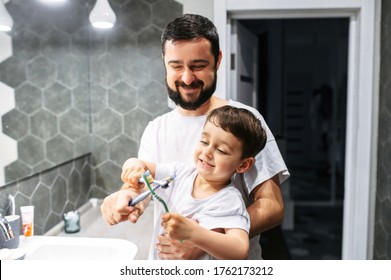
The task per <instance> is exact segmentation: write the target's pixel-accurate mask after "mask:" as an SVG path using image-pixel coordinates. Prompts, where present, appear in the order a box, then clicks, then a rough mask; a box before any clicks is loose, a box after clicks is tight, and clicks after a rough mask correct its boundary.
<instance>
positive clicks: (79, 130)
mask: <svg viewBox="0 0 391 280" xmlns="http://www.w3.org/2000/svg"><path fill="white" fill-rule="evenodd" d="M88 132H89V131H88V116H87V115H86V114H83V113H80V112H79V111H76V110H74V109H71V110H69V111H67V112H66V113H64V114H63V115H61V116H60V134H62V135H65V136H66V137H68V138H69V139H70V140H72V141H76V140H79V139H80V138H82V137H85V136H87V134H88Z"/></svg>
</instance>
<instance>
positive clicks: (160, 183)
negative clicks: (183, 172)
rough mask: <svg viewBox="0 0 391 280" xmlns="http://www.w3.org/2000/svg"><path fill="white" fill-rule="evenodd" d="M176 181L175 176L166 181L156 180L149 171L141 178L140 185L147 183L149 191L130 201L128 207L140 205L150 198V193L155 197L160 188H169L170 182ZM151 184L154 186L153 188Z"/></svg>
mask: <svg viewBox="0 0 391 280" xmlns="http://www.w3.org/2000/svg"><path fill="white" fill-rule="evenodd" d="M174 179H175V176H171V177H168V178H166V179H164V180H154V179H153V177H152V176H151V173H150V172H149V170H148V171H146V172H145V173H144V174H143V177H142V178H140V180H139V182H140V183H146V185H147V186H148V188H149V190H148V191H145V192H143V193H142V194H140V195H139V196H137V197H136V198H134V199H132V200H130V201H129V203H128V206H134V205H136V204H137V203H139V202H140V201H143V200H144V199H146V198H147V197H148V195H149V194H150V193H152V194H153V195H156V194H155V192H154V191H155V190H156V189H157V188H159V187H163V188H167V187H168V184H169V183H170V182H172V181H173V180H174ZM150 184H152V186H151V185H150Z"/></svg>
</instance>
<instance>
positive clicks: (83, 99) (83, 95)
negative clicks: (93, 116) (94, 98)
mask: <svg viewBox="0 0 391 280" xmlns="http://www.w3.org/2000/svg"><path fill="white" fill-rule="evenodd" d="M72 97H73V108H75V109H76V110H79V111H80V112H81V113H85V114H90V113H91V111H90V109H91V108H90V94H89V85H88V84H79V85H78V86H77V87H76V88H75V89H74V90H73V95H72Z"/></svg>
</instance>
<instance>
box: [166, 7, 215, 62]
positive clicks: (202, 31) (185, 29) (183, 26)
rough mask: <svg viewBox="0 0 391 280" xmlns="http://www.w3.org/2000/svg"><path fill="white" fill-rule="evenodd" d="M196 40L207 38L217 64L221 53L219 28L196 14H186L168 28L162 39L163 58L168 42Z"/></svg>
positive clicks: (172, 22)
mask: <svg viewBox="0 0 391 280" xmlns="http://www.w3.org/2000/svg"><path fill="white" fill-rule="evenodd" d="M195 38H205V39H207V40H208V41H209V42H210V44H211V52H212V54H213V56H214V58H215V63H217V59H218V57H219V51H220V44H219V35H218V33H217V28H216V26H215V25H214V24H213V22H212V21H210V20H209V19H208V18H206V17H203V16H200V15H194V14H185V15H183V16H181V17H178V18H176V19H174V20H173V21H171V22H170V23H169V24H168V25H167V26H166V28H165V29H164V31H163V34H162V37H161V44H162V53H163V56H164V55H165V44H166V42H167V41H172V42H175V41H178V40H189V39H195Z"/></svg>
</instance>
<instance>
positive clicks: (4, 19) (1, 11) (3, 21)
mask: <svg viewBox="0 0 391 280" xmlns="http://www.w3.org/2000/svg"><path fill="white" fill-rule="evenodd" d="M13 25H14V21H13V19H12V17H11V15H10V14H9V13H8V11H7V9H6V8H5V5H4V3H3V0H0V31H10V30H11V29H12V26H13Z"/></svg>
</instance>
